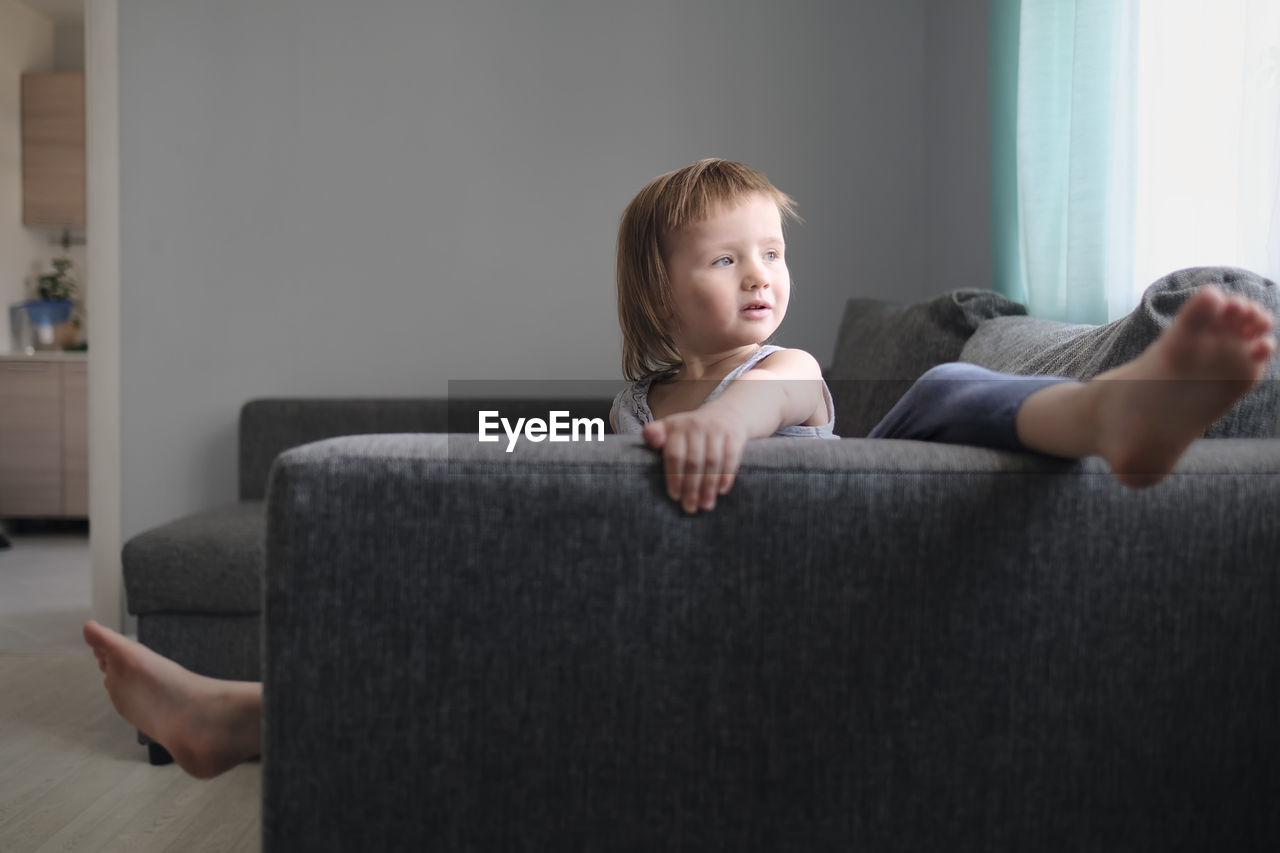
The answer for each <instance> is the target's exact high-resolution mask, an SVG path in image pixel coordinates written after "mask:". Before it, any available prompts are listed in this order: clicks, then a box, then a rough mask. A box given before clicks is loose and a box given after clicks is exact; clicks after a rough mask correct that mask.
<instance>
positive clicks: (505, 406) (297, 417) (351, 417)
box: [240, 397, 613, 500]
mask: <svg viewBox="0 0 1280 853" xmlns="http://www.w3.org/2000/svg"><path fill="white" fill-rule="evenodd" d="M612 404H613V401H612V400H611V399H600V398H593V399H581V398H573V399H556V398H542V399H510V398H501V399H500V398H486V399H480V398H446V397H418V398H397V397H391V398H378V397H369V398H336V397H335V398H269V399H260V400H250V401H249V402H247V403H245V404H244V406H243V407H241V409H240V500H261V499H263V498H264V497H265V496H266V491H267V476H268V475H269V474H270V472H271V463H272V462H274V461H275V458H276V457H277V456H279V455H280V454H281V453H283V452H284V451H286V450H288V449H289V448H291V447H299V446H301V445H303V444H310V443H311V442H313V441H320V440H322V439H326V438H336V437H338V436H343V435H372V434H378V433H417V432H459V433H466V432H470V433H474V432H475V431H476V429H477V422H478V415H479V412H481V411H483V410H496V411H498V412H501V413H502V416H503V417H505V418H508V419H510V420H512V421H514V420H515V419H516V418H534V417H541V418H546V417H547V414H548V412H551V411H555V410H567V411H571V412H572V413H573V416H574V417H579V418H602V419H604V422H605V430H606V432H612V430H611V429H609V426H608V424H609V408H610V407H611V406H612Z"/></svg>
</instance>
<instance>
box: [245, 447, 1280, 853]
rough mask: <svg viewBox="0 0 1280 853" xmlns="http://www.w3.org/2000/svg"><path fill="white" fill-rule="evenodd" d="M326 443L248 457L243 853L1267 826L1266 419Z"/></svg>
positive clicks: (772, 843) (1279, 467) (1111, 833)
mask: <svg viewBox="0 0 1280 853" xmlns="http://www.w3.org/2000/svg"><path fill="white" fill-rule="evenodd" d="M657 460H658V457H657V456H656V454H654V453H652V452H650V451H648V450H647V449H645V448H644V447H642V446H640V445H639V444H638V443H637V442H636V441H635V440H634V439H628V438H623V437H610V438H609V439H608V440H607V441H606V442H604V443H603V444H578V445H564V444H560V445H551V444H541V445H530V444H524V445H521V446H519V447H518V448H517V451H516V452H515V453H512V454H505V453H502V452H501V449H500V448H495V447H493V446H492V445H478V444H476V443H475V441H474V436H473V435H472V436H460V437H458V436H455V437H450V438H446V437H444V436H381V437H361V438H348V439H337V440H333V441H328V442H323V443H320V444H316V445H311V446H308V447H305V448H300V449H297V450H293V451H290V452H289V453H286V454H285V455H284V456H283V457H282V458H281V460H280V462H279V463H278V465H277V467H276V469H275V473H274V475H273V478H272V482H271V487H270V492H269V498H268V517H269V524H268V529H269V535H268V541H267V588H266V594H267V597H266V626H267V628H266V630H267V636H266V665H267V669H266V672H265V679H266V680H265V726H266V728H265V754H264V767H263V769H264V812H263V824H264V841H265V845H264V849H265V850H267V851H275V853H279V851H286V850H306V851H324V850H354V849H378V850H384V849H385V850H416V849H445V850H464V849H467V850H470V849H474V850H507V849H527V850H658V849H662V850H737V851H756V850H761V851H763V850H768V851H779V850H797V851H825V850H876V851H889V850H944V849H945V850H949V851H968V850H994V849H999V850H1072V851H1074V850H1175V849H1197V850H1198V849H1223V850H1228V849H1229V850H1262V849H1275V847H1276V845H1277V844H1280V812H1278V811H1277V810H1276V809H1275V808H1274V804H1275V802H1276V801H1277V798H1280V775H1278V774H1277V773H1276V769H1275V768H1276V766H1277V759H1280V729H1278V728H1277V726H1276V719H1277V711H1278V710H1280V677H1278V676H1277V673H1280V665H1278V664H1280V660H1278V658H1280V620H1278V619H1276V617H1275V614H1276V613H1277V612H1278V606H1280V600H1278V599H1280V585H1278V584H1277V582H1276V577H1277V576H1276V568H1275V556H1276V554H1277V553H1280V525H1276V524H1275V523H1274V519H1275V518H1277V514H1278V513H1280V441H1276V440H1267V441H1264V440H1223V441H1215V442H1203V441H1202V442H1198V443H1197V444H1196V445H1194V446H1193V447H1192V448H1191V450H1190V451H1189V452H1188V454H1187V455H1186V457H1185V458H1184V460H1183V461H1182V463H1181V464H1180V466H1179V469H1178V473H1176V474H1175V475H1174V476H1172V477H1170V478H1169V479H1168V480H1166V481H1165V482H1164V483H1162V484H1160V485H1159V486H1156V487H1155V488H1152V489H1150V490H1146V491H1142V492H1132V491H1128V490H1125V489H1123V488H1122V487H1120V486H1118V485H1117V484H1116V483H1115V482H1114V481H1113V480H1112V478H1111V477H1110V476H1108V475H1107V474H1106V473H1105V467H1104V466H1103V465H1102V463H1101V462H1099V461H1098V460H1085V461H1083V462H1062V461H1055V460H1049V459H1045V458H1041V457H1035V456H1030V455H1020V454H1013V453H1004V452H999V451H991V450H982V449H976V448H968V447H957V446H950V447H940V446H934V445H929V444H923V443H916V442H905V441H857V440H846V441H840V442H802V441H791V440H786V439H765V440H761V441H757V442H753V443H751V444H750V445H749V446H748V447H747V451H746V455H745V458H744V464H743V470H742V472H741V473H740V475H739V478H738V482H737V485H736V486H735V488H734V490H733V492H731V493H730V494H729V495H727V496H725V497H724V498H723V499H722V500H721V501H720V503H719V504H718V508H717V509H716V510H715V512H713V513H711V514H707V515H699V516H695V517H686V516H684V515H683V514H682V513H681V512H680V511H679V510H678V508H677V507H676V506H675V505H674V504H673V503H672V502H670V501H669V500H667V499H666V498H665V496H664V490H663V487H662V477H661V468H660V465H659V463H658V461H657Z"/></svg>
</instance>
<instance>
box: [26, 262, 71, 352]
mask: <svg viewBox="0 0 1280 853" xmlns="http://www.w3.org/2000/svg"><path fill="white" fill-rule="evenodd" d="M70 269H71V259H70V258H66V257H63V258H54V259H53V272H50V273H45V274H44V275H41V276H40V277H39V278H37V279H36V295H37V298H36V299H32V300H30V301H28V302H27V303H26V305H25V308H26V311H27V318H28V320H30V322H31V328H32V330H33V331H34V333H35V334H34V337H35V343H36V349H41V350H48V349H59V348H61V347H62V346H64V345H66V344H70V343H72V342H73V341H74V339H75V335H76V330H75V327H74V326H73V325H72V323H71V312H72V310H73V309H74V308H75V304H76V303H75V298H76V282H75V279H73V278H72V277H71V274H70Z"/></svg>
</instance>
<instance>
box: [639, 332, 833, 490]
mask: <svg viewBox="0 0 1280 853" xmlns="http://www.w3.org/2000/svg"><path fill="white" fill-rule="evenodd" d="M821 380H822V368H821V367H819V366H818V362H817V361H816V360H815V359H814V357H813V356H811V355H809V353H807V352H805V351H804V350H797V349H788V350H782V351H780V352H776V353H774V354H773V355H770V356H768V357H767V358H764V359H763V360H761V362H760V363H759V364H758V365H756V366H755V367H753V368H752V369H751V370H748V371H747V372H746V373H744V374H743V375H742V376H740V377H739V378H738V379H737V381H734V382H732V383H730V385H729V387H728V388H726V389H725V390H724V393H722V394H721V395H720V396H719V397H717V398H716V399H714V400H712V401H711V402H710V403H706V404H704V405H702V406H700V407H699V408H697V409H694V410H692V411H688V412H679V413H677V414H674V415H668V416H667V417H665V418H660V419H659V420H656V421H653V422H652V423H649V424H645V427H644V439H645V441H647V442H648V443H649V444H651V445H652V446H653V447H656V448H660V449H661V450H662V451H663V453H662V456H663V462H664V468H665V470H666V477H667V493H668V494H669V495H671V498H672V500H677V501H680V503H681V504H682V505H683V506H684V509H685V512H689V513H692V512H696V511H697V510H698V509H699V508H701V509H704V510H709V509H713V508H714V507H715V505H716V495H718V494H720V495H723V494H725V493H726V492H728V491H729V488H730V487H731V486H732V485H733V480H734V477H735V476H736V474H737V473H738V465H739V464H740V463H741V461H742V447H743V445H745V444H746V443H747V440H748V439H751V438H764V437H765V436H770V435H773V434H774V433H775V432H777V431H778V430H779V429H781V428H782V427H784V426H791V425H793V424H802V423H804V422H806V421H808V420H810V419H812V418H813V417H814V415H815V414H817V415H818V416H819V417H820V418H821V419H822V420H823V421H824V422H825V420H826V419H827V418H828V417H829V416H830V413H829V412H827V402H826V398H825V396H824V395H823V393H822V381H821Z"/></svg>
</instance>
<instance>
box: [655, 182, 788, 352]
mask: <svg viewBox="0 0 1280 853" xmlns="http://www.w3.org/2000/svg"><path fill="white" fill-rule="evenodd" d="M785 249H786V244H785V243H784V242H783V240H782V216H781V214H779V212H778V206H777V205H776V204H774V202H773V201H772V200H771V199H769V198H766V197H765V196H763V195H751V196H747V197H746V198H744V199H742V200H741V201H740V202H738V203H737V204H736V205H733V206H724V207H721V208H719V209H717V210H716V211H715V212H714V214H713V215H712V216H711V217H710V218H708V219H704V220H703V221H701V222H692V223H689V224H688V225H685V226H684V227H683V228H681V229H680V230H679V231H677V232H675V233H674V234H673V235H672V236H671V239H670V241H669V249H668V257H667V270H668V273H669V275H670V277H671V296H672V300H673V303H674V312H675V320H676V322H675V324H674V325H675V330H674V332H673V334H672V337H673V338H674V340H675V343H676V346H677V348H678V349H679V350H680V352H681V354H683V355H686V357H687V356H688V355H691V354H694V353H720V352H724V351H726V350H730V349H734V348H737V347H743V346H748V345H750V344H758V343H761V342H762V341H764V340H766V339H767V338H768V337H769V336H770V335H772V334H773V333H774V331H775V330H776V329H777V328H778V326H779V324H781V323H782V318H783V317H784V316H785V315H786V313H787V300H788V298H789V297H790V295H791V275H790V273H788V272H787V263H786V260H785Z"/></svg>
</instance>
